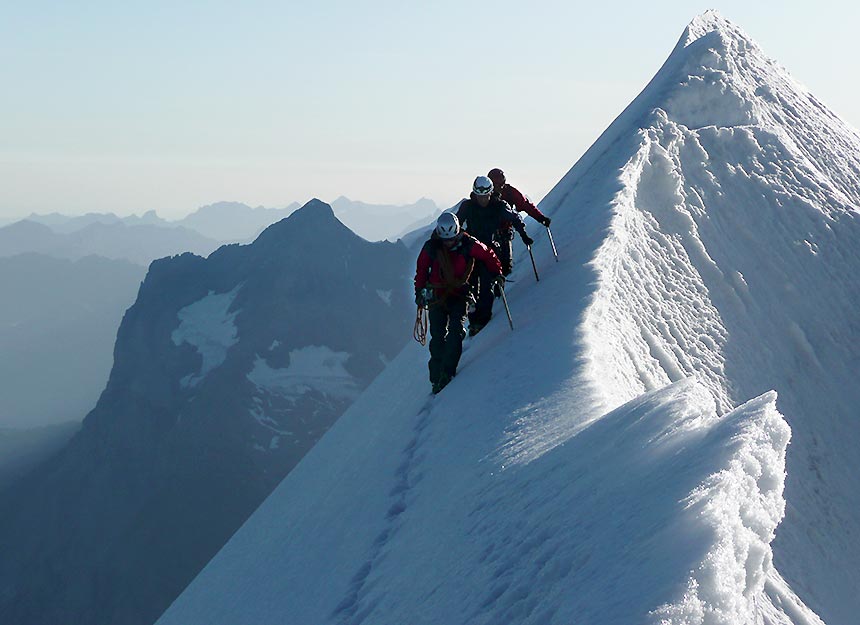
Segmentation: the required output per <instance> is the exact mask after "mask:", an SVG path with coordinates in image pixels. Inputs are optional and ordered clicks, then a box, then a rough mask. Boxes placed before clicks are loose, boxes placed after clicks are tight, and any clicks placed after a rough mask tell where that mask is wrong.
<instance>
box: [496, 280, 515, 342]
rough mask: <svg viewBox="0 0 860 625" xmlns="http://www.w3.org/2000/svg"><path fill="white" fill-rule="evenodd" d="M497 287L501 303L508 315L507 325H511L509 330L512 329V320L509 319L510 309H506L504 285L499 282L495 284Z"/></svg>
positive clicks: (506, 300)
mask: <svg viewBox="0 0 860 625" xmlns="http://www.w3.org/2000/svg"><path fill="white" fill-rule="evenodd" d="M496 284H497V285H498V287H499V297H501V298H502V303H503V304H504V305H505V312H506V313H507V315H508V323H509V324H511V330H513V329H514V320H513V319H512V318H511V309H510V308H508V298H507V297H505V285H504V284H502V283H501V282H497V283H496Z"/></svg>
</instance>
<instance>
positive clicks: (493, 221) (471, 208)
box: [457, 176, 534, 336]
mask: <svg viewBox="0 0 860 625" xmlns="http://www.w3.org/2000/svg"><path fill="white" fill-rule="evenodd" d="M457 218H458V219H459V220H460V223H461V224H463V229H464V230H466V232H468V233H469V234H471V235H472V236H473V237H475V238H476V239H478V240H479V241H480V242H481V243H483V244H484V245H486V246H487V247H492V248H493V251H495V252H496V253H497V255H498V250H499V247H500V245H499V241H498V233H499V231H501V230H503V229H505V228H513V229H515V230H516V231H517V232H519V233H520V237H521V238H522V240H523V243H525V244H526V245H531V244H532V243H534V240H533V239H532V238H531V237H530V236H529V235H528V233H527V232H526V226H525V224H524V223H523V220H522V218H521V217H520V214H519V213H518V212H517V211H515V210H513V209H512V208H511V207H510V206H508V204H506V203H505V202H504V201H502V200H501V199H499V198H498V197H494V196H493V183H492V181H491V180H490V179H489V178H487V177H486V176H478V177H477V178H475V182H474V184H473V185H472V195H471V197H470V198H469V199H468V200H463V201H462V202H461V203H460V206H459V208H458V209H457ZM508 243H510V241H508ZM471 283H472V286H473V288H474V289H475V291H476V293H477V295H476V300H477V301H476V302H475V310H474V312H471V313H469V335H470V336H474V335H475V334H477V333H478V332H480V331H481V329H482V328H483V327H484V326H485V325H487V323H488V322H489V321H490V319H491V318H492V316H493V282H492V276H489V275H487V274H486V272H485V271H484V270H483V269H481V270H479V271H477V272H475V273H473V274H472V280H471Z"/></svg>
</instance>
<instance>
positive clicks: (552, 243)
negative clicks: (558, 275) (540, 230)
mask: <svg viewBox="0 0 860 625" xmlns="http://www.w3.org/2000/svg"><path fill="white" fill-rule="evenodd" d="M546 233H547V234H548V235H549V244H550V245H551V246H552V253H553V255H554V256H555V262H558V250H557V249H555V241H553V240H552V230H550V229H549V226H547V227H546Z"/></svg>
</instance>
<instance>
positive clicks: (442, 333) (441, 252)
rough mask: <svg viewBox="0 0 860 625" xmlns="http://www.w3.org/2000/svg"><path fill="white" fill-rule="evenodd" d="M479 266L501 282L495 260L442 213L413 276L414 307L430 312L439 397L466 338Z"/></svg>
mask: <svg viewBox="0 0 860 625" xmlns="http://www.w3.org/2000/svg"><path fill="white" fill-rule="evenodd" d="M476 261H478V262H481V263H482V264H483V265H484V267H485V268H486V269H487V272H488V273H489V274H490V275H491V276H495V278H494V279H495V280H497V281H499V282H502V283H503V282H504V277H503V276H502V267H501V265H500V264H499V259H498V258H497V257H496V254H495V253H494V252H493V250H491V249H490V248H489V247H487V246H486V245H484V244H483V243H481V242H480V241H478V240H477V239H475V238H473V237H471V236H469V235H468V234H466V233H465V232H463V231H462V230H460V222H459V220H458V219H457V217H456V215H453V214H451V213H442V214H441V215H440V216H439V219H438V221H437V222H436V228H435V229H434V231H433V234H432V236H431V237H430V239H429V240H428V241H427V242H426V243H425V244H424V247H422V248H421V253H420V254H419V255H418V263H417V268H416V271H415V303H416V304H418V305H419V306H425V307H427V309H428V312H427V316H428V318H429V321H430V362H429V363H428V368H429V369H430V383H431V384H432V385H433V393H438V392H439V391H441V390H442V389H443V388H445V386H446V385H447V384H448V382H450V381H451V378H453V377H454V376H455V375H456V374H457V365H458V364H459V362H460V355H461V354H462V352H463V339H464V338H465V337H466V313H467V311H468V308H469V303H470V302H472V303H473V302H474V296H473V294H472V292H471V288H470V286H469V278H470V276H471V274H472V271H473V270H474V269H475V262H476Z"/></svg>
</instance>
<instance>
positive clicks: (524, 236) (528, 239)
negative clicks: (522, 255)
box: [522, 232, 535, 246]
mask: <svg viewBox="0 0 860 625" xmlns="http://www.w3.org/2000/svg"><path fill="white" fill-rule="evenodd" d="M522 239H523V243H525V244H526V245H527V246H530V245H532V244H533V243H534V242H535V240H534V239H533V238H531V237H530V236H529V235H527V234H526V233H525V232H523V234H522Z"/></svg>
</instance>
